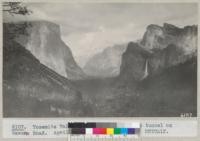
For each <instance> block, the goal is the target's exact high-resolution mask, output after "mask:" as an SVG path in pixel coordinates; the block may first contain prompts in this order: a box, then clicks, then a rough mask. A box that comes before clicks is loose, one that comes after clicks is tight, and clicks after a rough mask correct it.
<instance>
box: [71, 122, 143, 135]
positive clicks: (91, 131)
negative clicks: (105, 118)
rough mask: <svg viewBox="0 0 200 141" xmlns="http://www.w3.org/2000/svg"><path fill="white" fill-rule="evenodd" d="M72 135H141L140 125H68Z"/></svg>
mask: <svg viewBox="0 0 200 141" xmlns="http://www.w3.org/2000/svg"><path fill="white" fill-rule="evenodd" d="M68 128H69V129H70V130H69V131H70V134H72V135H139V132H140V123H101V122H99V123H80V122H79V123H77V122H74V123H68Z"/></svg>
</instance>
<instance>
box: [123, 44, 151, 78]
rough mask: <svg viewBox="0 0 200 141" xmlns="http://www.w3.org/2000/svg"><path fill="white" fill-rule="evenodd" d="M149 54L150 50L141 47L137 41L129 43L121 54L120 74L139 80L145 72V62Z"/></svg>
mask: <svg viewBox="0 0 200 141" xmlns="http://www.w3.org/2000/svg"><path fill="white" fill-rule="evenodd" d="M149 56H150V52H148V51H147V50H145V49H143V48H142V47H141V46H140V45H139V44H137V43H133V42H131V43H129V44H128V47H127V49H126V52H125V53H124V54H123V56H122V64H121V67H120V75H121V76H125V77H133V78H134V79H135V80H140V79H142V77H143V76H144V74H145V71H144V70H145V64H146V61H147V59H148V58H149Z"/></svg>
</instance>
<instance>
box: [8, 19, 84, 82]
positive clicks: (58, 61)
mask: <svg viewBox="0 0 200 141" xmlns="http://www.w3.org/2000/svg"><path fill="white" fill-rule="evenodd" d="M4 30H6V32H7V33H14V34H15V37H14V38H15V41H16V42H18V43H19V44H21V45H22V46H24V47H25V48H26V49H27V50H29V51H30V52H31V53H32V54H33V55H34V56H35V57H36V58H37V59H38V60H39V61H40V62H41V63H42V64H44V65H46V66H47V67H49V68H51V69H52V70H54V71H55V72H57V73H58V74H60V75H62V76H64V77H67V78H69V79H82V78H83V77H84V76H85V75H84V73H83V71H82V69H81V68H80V67H79V66H78V65H77V64H76V62H75V60H74V58H73V55H72V52H71V50H70V48H69V47H68V46H67V45H66V44H65V43H64V42H63V41H62V39H61V35H60V27H59V26H58V25H56V24H54V23H51V22H47V21H30V22H19V23H5V24H4Z"/></svg>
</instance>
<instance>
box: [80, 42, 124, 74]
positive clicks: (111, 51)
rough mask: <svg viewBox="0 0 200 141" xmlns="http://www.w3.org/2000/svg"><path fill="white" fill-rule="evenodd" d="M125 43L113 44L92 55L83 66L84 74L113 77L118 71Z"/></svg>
mask: <svg viewBox="0 0 200 141" xmlns="http://www.w3.org/2000/svg"><path fill="white" fill-rule="evenodd" d="M126 47H127V46H126V45H114V46H113V47H109V48H106V49H105V50H104V51H103V52H101V53H98V54H96V55H94V56H93V57H92V58H91V59H90V60H89V61H88V62H87V63H86V65H85V66H84V69H83V70H84V71H85V73H86V74H88V75H90V76H94V77H114V76H117V75H119V73H120V65H121V57H122V54H123V53H124V51H125V50H126Z"/></svg>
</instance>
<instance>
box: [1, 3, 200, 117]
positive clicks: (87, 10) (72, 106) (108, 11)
mask: <svg viewBox="0 0 200 141" xmlns="http://www.w3.org/2000/svg"><path fill="white" fill-rule="evenodd" d="M2 13H3V17H2V20H3V86H2V87H3V117H19V118H21V117H46V118H50V117H197V45H198V41H197V39H198V33H197V32H198V26H197V25H198V5H197V4H196V3H123V2H121V3H114V2H113V3H112V2H110V3H106V2H104V3H103V2H99V3H92V2H90V3H81V2H80V3H59V2H58V3H56V2H54V3H48V2H35V3H33V2H32V3H31V2H27V3H26V2H13V1H12V2H4V3H2Z"/></svg>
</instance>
